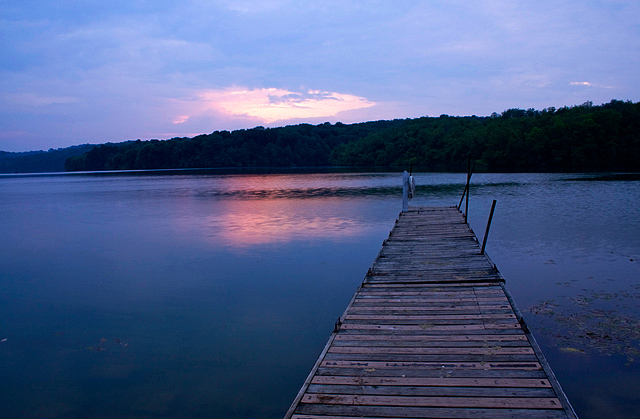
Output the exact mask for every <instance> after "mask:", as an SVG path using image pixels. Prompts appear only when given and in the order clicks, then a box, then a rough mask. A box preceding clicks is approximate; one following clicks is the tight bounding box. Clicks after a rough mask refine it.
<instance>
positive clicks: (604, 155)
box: [65, 100, 640, 171]
mask: <svg viewBox="0 0 640 419" xmlns="http://www.w3.org/2000/svg"><path fill="white" fill-rule="evenodd" d="M469 158H471V159H473V160H474V161H475V162H476V163H477V170H483V171H640V102H638V103H633V102H631V101H620V100H612V101H611V102H609V103H605V104H602V105H593V103H592V102H585V103H583V104H581V105H576V106H572V107H563V108H559V109H555V108H545V109H543V110H535V109H526V110H524V109H508V110H506V111H504V112H502V113H500V114H498V113H495V112H494V113H493V114H492V115H491V116H485V117H478V116H463V117H461V116H448V115H440V116H439V117H422V118H416V119H397V120H392V121H375V122H365V123H358V124H342V123H339V122H338V123H336V124H330V123H328V122H327V123H324V124H320V125H310V124H299V125H291V126H286V127H279V128H264V127H256V128H252V129H246V130H236V131H232V132H229V131H215V132H213V133H211V134H205V135H199V136H196V137H193V138H172V139H170V140H164V141H160V140H150V141H140V140H138V141H129V142H124V143H116V144H112V143H107V144H102V145H99V146H95V147H94V148H92V149H91V150H90V151H87V152H86V153H83V154H80V155H77V156H70V157H68V158H67V159H66V162H65V169H66V170H67V171H101V170H132V169H169V168H210V167H319V166H346V167H358V166H366V167H383V168H392V167H409V166H413V167H414V168H416V169H419V170H423V171H445V170H450V171H459V170H465V169H466V164H467V161H468V159H469Z"/></svg>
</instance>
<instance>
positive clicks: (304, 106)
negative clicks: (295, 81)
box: [198, 87, 375, 123]
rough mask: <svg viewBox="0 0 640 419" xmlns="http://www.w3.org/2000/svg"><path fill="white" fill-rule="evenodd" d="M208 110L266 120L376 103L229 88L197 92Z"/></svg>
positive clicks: (316, 94)
mask: <svg viewBox="0 0 640 419" xmlns="http://www.w3.org/2000/svg"><path fill="white" fill-rule="evenodd" d="M198 98H199V100H198V102H199V103H200V104H201V105H202V107H204V108H205V109H207V110H208V109H213V110H216V111H218V112H221V113H223V114H227V115H233V116H249V117H254V118H258V119H260V120H262V121H264V122H265V123H271V122H275V121H280V120H287V119H296V118H315V117H327V116H335V115H337V114H338V113H340V112H344V111H350V110H355V109H362V108H368V107H371V106H374V105H375V103H374V102H370V101H368V100H367V99H365V98H362V97H358V96H354V95H349V94H342V93H333V92H322V91H319V90H308V91H306V92H291V91H289V90H285V89H276V88H267V89H245V88H239V87H235V88H228V89H222V90H206V91H203V92H201V93H199V94H198Z"/></svg>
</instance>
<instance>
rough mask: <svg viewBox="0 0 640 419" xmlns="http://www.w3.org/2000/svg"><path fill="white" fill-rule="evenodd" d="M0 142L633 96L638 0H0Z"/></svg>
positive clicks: (66, 140)
mask: <svg viewBox="0 0 640 419" xmlns="http://www.w3.org/2000/svg"><path fill="white" fill-rule="evenodd" d="M0 51H2V52H1V53H0V150H4V151H28V150H41V149H42V150H47V149H49V148H61V147H68V146H71V145H77V144H86V143H90V144H100V143H105V142H121V141H127V140H136V139H142V140H147V139H153V138H156V139H168V138H172V137H191V136H195V135H198V134H203V133H211V132H213V131H217V130H234V129H242V128H253V127H256V126H264V127H276V126H284V125H291V124H298V123H303V122H304V123H311V124H320V123H324V122H331V123H335V122H338V121H339V122H343V123H354V122H364V121H372V120H380V119H396V118H417V117H421V116H439V115H441V114H448V115H478V116H487V115H490V114H491V113H492V112H498V113H500V112H502V111H504V110H506V109H510V108H520V109H528V108H535V109H539V110H541V109H543V108H546V107H556V108H559V107H562V106H573V105H579V104H582V103H584V102H586V101H592V102H593V103H594V104H596V105H599V104H601V103H606V102H609V101H611V100H612V99H617V100H631V101H634V102H637V101H640V2H638V1H637V0H630V1H626V0H619V1H617V0H611V1H605V0H584V1H573V0H563V1H549V0H538V1H519V0H487V1H482V0H478V1H469V0H467V1H456V0H452V1H435V0H434V1H430V0H422V1H421V0H390V1H383V0H366V1H364V0H363V1H354V0H340V1H334V0H323V1H313V0H308V1H307V0H305V1H300V0H182V1H180V2H175V1H164V0H110V1H100V2H92V1H86V0H56V1H51V0H0Z"/></svg>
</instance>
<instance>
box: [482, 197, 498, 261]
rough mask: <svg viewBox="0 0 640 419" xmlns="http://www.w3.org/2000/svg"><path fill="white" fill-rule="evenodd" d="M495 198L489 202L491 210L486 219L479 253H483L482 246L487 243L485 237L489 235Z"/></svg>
mask: <svg viewBox="0 0 640 419" xmlns="http://www.w3.org/2000/svg"><path fill="white" fill-rule="evenodd" d="M496 202H497V201H496V200H495V199H494V200H493V203H492V204H491V211H490V212H489V220H487V228H486V229H485V230H484V240H482V248H481V249H480V254H481V255H484V248H485V247H486V245H487V238H488V237H489V229H490V228H491V220H492V219H493V211H494V210H495V209H496Z"/></svg>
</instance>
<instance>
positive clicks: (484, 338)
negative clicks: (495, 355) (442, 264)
mask: <svg viewBox="0 0 640 419" xmlns="http://www.w3.org/2000/svg"><path fill="white" fill-rule="evenodd" d="M380 339H381V337H380V335H373V334H361V335H347V334H339V335H337V336H336V337H335V340H337V341H339V340H380ZM396 340H401V341H427V342H442V341H446V342H451V341H457V342H470V341H473V342H504V341H524V342H527V343H528V340H527V336H526V335H524V333H522V334H508V335H495V334H491V335H487V334H477V335H472V334H469V335H462V334H456V335H403V336H394V341H396Z"/></svg>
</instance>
